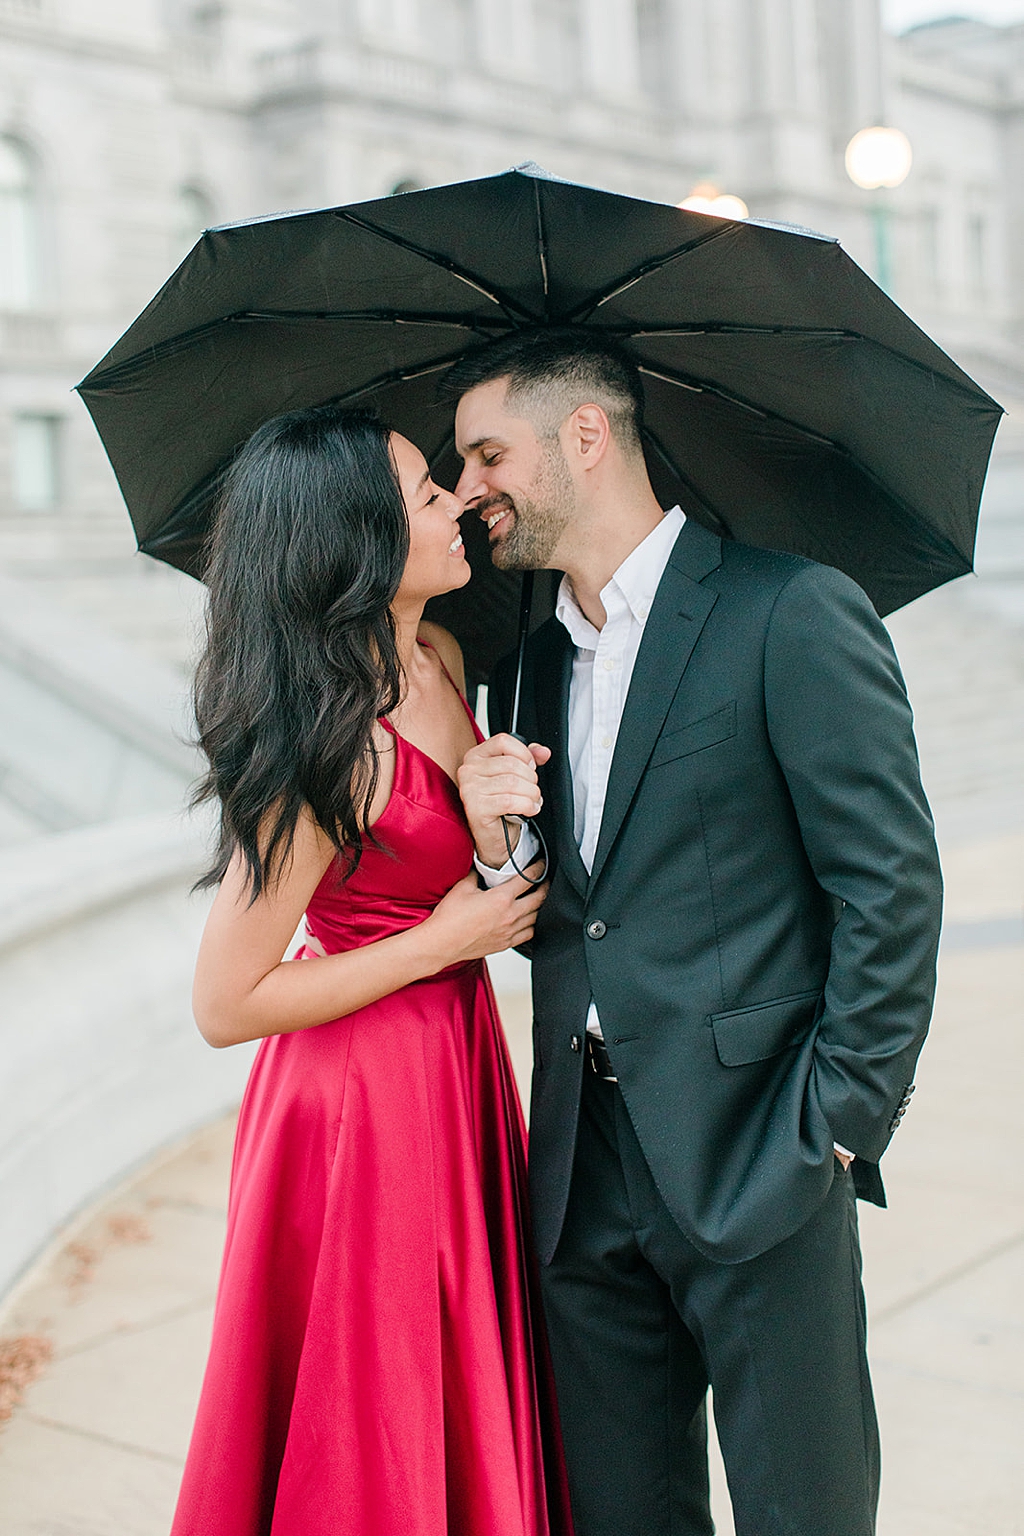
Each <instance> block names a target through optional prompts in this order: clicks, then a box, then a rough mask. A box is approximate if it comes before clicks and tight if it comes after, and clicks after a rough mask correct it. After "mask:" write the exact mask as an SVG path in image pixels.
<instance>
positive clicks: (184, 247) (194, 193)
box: [174, 186, 216, 260]
mask: <svg viewBox="0 0 1024 1536" xmlns="http://www.w3.org/2000/svg"><path fill="white" fill-rule="evenodd" d="M215 223H216V219H215V217H214V212H213V203H212V202H211V200H210V198H209V197H208V196H207V195H206V193H205V192H204V191H203V190H202V188H201V187H195V186H185V187H179V188H178V206H177V217H176V219H175V228H174V256H175V259H176V260H180V259H181V258H182V257H183V256H185V255H186V254H187V253H188V252H189V251H190V250H191V249H192V247H193V246H194V245H195V243H196V241H197V240H198V239H199V236H200V235H201V234H202V232H203V230H204V229H209V227H210V225H211V224H215Z"/></svg>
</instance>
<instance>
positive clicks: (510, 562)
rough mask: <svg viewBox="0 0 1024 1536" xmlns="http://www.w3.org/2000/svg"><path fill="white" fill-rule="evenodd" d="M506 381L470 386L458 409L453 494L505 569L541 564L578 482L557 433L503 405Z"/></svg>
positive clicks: (565, 519)
mask: <svg viewBox="0 0 1024 1536" xmlns="http://www.w3.org/2000/svg"><path fill="white" fill-rule="evenodd" d="M506 389H507V380H505V379H494V380H492V381H491V382H490V383H488V384H480V385H478V386H477V388H476V389H471V390H470V391H469V392H468V393H467V394H465V395H463V397H462V399H461V400H460V401H459V407H458V410H457V411H456V413H455V446H456V448H457V449H458V452H459V455H460V456H461V458H462V461H463V464H464V468H463V471H462V474H461V475H460V477H459V483H458V485H457V486H456V487H455V494H456V496H457V497H459V499H460V500H461V501H463V502H465V504H466V506H467V508H470V509H472V510H473V511H474V512H476V514H477V516H478V517H480V518H481V519H482V520H483V521H484V522H486V524H487V526H488V529H489V538H490V544H491V559H492V560H493V561H494V563H495V565H496V566H498V567H499V568H500V569H501V570H505V571H527V570H542V569H544V568H545V567H546V566H549V565H551V564H553V561H552V556H553V554H554V552H555V549H556V548H557V546H558V543H559V540H560V539H561V536H562V533H563V532H564V530H565V528H566V527H567V526H568V524H569V523H570V522H571V520H572V517H573V513H574V512H575V509H576V495H575V487H574V485H573V481H572V476H571V475H570V473H569V467H568V465H567V464H566V462H565V455H564V454H563V452H562V446H561V443H560V442H559V440H558V438H557V437H555V438H551V439H541V438H539V437H538V436H537V433H536V431H535V430H534V427H533V425H532V423H530V422H529V421H527V420H526V419H525V418H524V417H522V416H514V415H511V414H510V413H509V412H508V411H507V410H506V408H505V393H506Z"/></svg>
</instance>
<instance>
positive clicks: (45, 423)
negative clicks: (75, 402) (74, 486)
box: [13, 415, 60, 512]
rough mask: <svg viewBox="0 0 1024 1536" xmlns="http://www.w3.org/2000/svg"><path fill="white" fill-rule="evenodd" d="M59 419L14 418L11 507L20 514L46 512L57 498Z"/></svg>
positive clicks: (49, 417)
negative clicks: (12, 503) (12, 504)
mask: <svg viewBox="0 0 1024 1536" xmlns="http://www.w3.org/2000/svg"><path fill="white" fill-rule="evenodd" d="M59 438H60V418H59V417H58V416H41V415H40V416H28V415H25V416H16V417H15V418H14V466H13V467H14V503H15V506H16V507H17V508H18V510H19V512H49V511H52V510H53V508H54V507H56V505H57V502H58V499H59V496H60V473H59V471H60V455H59V446H60V445H59Z"/></svg>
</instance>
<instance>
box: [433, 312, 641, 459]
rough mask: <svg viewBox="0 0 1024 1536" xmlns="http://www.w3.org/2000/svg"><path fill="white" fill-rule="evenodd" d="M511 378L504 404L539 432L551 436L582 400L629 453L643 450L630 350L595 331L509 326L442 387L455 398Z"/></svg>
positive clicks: (637, 383) (454, 371)
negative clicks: (505, 333) (513, 328)
mask: <svg viewBox="0 0 1024 1536" xmlns="http://www.w3.org/2000/svg"><path fill="white" fill-rule="evenodd" d="M495 379H508V393H507V396H506V404H507V405H508V407H509V409H510V410H511V409H514V408H517V407H518V408H519V410H520V411H521V412H522V414H523V415H524V416H525V417H526V418H527V420H529V421H530V422H532V423H533V425H534V426H535V427H536V429H537V434H538V436H540V437H555V436H557V433H558V429H559V427H560V426H561V424H562V422H563V421H564V420H565V419H566V417H567V416H569V415H571V414H572V412H573V411H575V410H576V409H577V408H578V407H579V406H581V405H599V406H600V407H601V408H602V410H603V411H604V412H605V413H606V415H607V417H608V421H609V424H610V426H611V429H612V433H613V435H614V437H615V439H616V441H617V442H618V443H619V446H620V447H621V448H623V449H624V450H625V451H626V452H627V453H631V454H632V453H638V452H640V451H641V431H642V426H643V410H644V388H643V384H642V382H641V380H640V374H639V372H638V371H637V366H636V364H635V363H634V362H633V359H632V358H631V357H630V355H629V353H628V352H626V351H625V349H624V348H623V347H620V346H619V345H618V343H617V342H615V341H614V340H612V339H611V338H610V337H607V336H602V335H601V333H600V332H599V331H593V330H584V329H582V328H579V329H577V328H574V327H572V326H544V327H537V328H536V329H534V330H527V331H514V332H513V333H512V335H510V336H502V337H501V338H500V339H499V340H498V341H492V342H491V343H490V344H489V345H487V346H484V347H480V348H479V350H477V351H475V352H470V353H469V354H468V356H466V357H463V358H461V359H460V360H459V361H458V362H457V363H456V364H455V366H454V367H453V368H452V369H451V370H450V372H449V373H448V374H447V375H446V377H445V380H444V383H443V385H442V388H443V391H444V394H445V396H446V398H448V399H449V400H452V399H454V400H458V399H461V397H462V396H463V395H465V394H467V393H468V392H469V390H471V389H476V388H477V387H478V386H479V385H481V384H490V383H492V382H493V381H494V380H495Z"/></svg>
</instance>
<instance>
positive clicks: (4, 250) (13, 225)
mask: <svg viewBox="0 0 1024 1536" xmlns="http://www.w3.org/2000/svg"><path fill="white" fill-rule="evenodd" d="M39 289H40V283H39V256H38V230H37V209H36V188H35V176H34V174H33V170H32V163H31V161H30V159H29V157H28V154H27V152H26V151H25V150H24V149H23V148H22V146H21V145H20V144H18V143H16V142H15V140H14V139H8V138H2V137H0V309H9V310H11V309H13V310H25V309H31V308H32V307H33V305H34V304H36V303H37V302H38V300H39Z"/></svg>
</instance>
